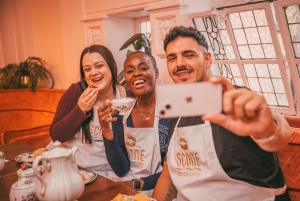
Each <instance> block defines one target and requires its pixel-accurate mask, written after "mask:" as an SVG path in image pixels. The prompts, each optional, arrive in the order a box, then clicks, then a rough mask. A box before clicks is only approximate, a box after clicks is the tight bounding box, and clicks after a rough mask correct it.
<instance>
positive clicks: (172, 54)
mask: <svg viewBox="0 0 300 201" xmlns="http://www.w3.org/2000/svg"><path fill="white" fill-rule="evenodd" d="M191 52H193V53H194V52H195V51H194V50H184V51H183V52H181V54H186V53H191ZM170 56H176V54H175V53H170V54H168V55H167V57H170Z"/></svg>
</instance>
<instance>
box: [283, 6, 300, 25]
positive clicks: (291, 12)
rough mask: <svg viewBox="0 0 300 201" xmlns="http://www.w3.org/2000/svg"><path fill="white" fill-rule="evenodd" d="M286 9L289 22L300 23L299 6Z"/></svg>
mask: <svg viewBox="0 0 300 201" xmlns="http://www.w3.org/2000/svg"><path fill="white" fill-rule="evenodd" d="M284 9H285V15H286V18H287V22H288V23H289V24H290V23H300V17H299V16H300V11H299V6H297V5H294V6H288V7H286V8H284Z"/></svg>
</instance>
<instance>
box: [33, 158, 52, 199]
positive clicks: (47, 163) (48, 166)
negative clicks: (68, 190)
mask: <svg viewBox="0 0 300 201" xmlns="http://www.w3.org/2000/svg"><path fill="white" fill-rule="evenodd" d="M40 161H42V164H43V165H44V167H45V169H46V170H47V171H48V172H51V164H50V161H49V160H48V159H47V158H46V157H44V156H38V157H37V158H36V159H35V160H34V161H33V164H32V168H33V172H34V174H35V176H36V177H37V179H38V180H39V181H40V182H41V184H42V187H41V190H40V194H41V196H42V197H44V196H45V192H46V188H47V184H46V182H45V181H44V180H43V178H42V177H41V175H40V174H39V173H38V172H37V167H38V165H39V163H40Z"/></svg>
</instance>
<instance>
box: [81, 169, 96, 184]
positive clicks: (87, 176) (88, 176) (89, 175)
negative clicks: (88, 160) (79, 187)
mask: <svg viewBox="0 0 300 201" xmlns="http://www.w3.org/2000/svg"><path fill="white" fill-rule="evenodd" d="M79 173H80V174H81V175H82V176H83V177H84V183H85V184H88V183H90V182H92V181H94V180H95V179H96V178H97V174H96V173H95V172H93V171H89V170H85V169H80V170H79Z"/></svg>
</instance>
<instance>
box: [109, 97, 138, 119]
mask: <svg viewBox="0 0 300 201" xmlns="http://www.w3.org/2000/svg"><path fill="white" fill-rule="evenodd" d="M111 105H112V108H114V109H116V110H118V111H119V114H120V115H125V114H126V113H127V112H128V111H129V110H130V109H131V108H132V107H133V105H134V98H130V97H126V98H115V99H112V100H111Z"/></svg>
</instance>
